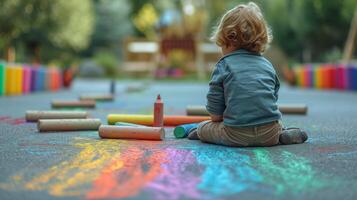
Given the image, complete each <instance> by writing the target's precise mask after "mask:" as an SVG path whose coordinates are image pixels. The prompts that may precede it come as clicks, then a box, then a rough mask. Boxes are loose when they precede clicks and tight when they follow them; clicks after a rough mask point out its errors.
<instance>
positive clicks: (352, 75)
mask: <svg viewBox="0 0 357 200" xmlns="http://www.w3.org/2000/svg"><path fill="white" fill-rule="evenodd" d="M293 71H294V74H295V77H296V85H297V86H299V87H303V88H317V89H337V90H353V91H357V65H356V64H349V65H342V64H320V65H315V64H305V65H299V66H294V68H293Z"/></svg>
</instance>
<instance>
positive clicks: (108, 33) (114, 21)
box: [91, 0, 132, 48]
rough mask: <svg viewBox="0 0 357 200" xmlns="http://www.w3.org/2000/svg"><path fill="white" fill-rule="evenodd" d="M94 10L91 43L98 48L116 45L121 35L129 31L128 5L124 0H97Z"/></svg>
mask: <svg viewBox="0 0 357 200" xmlns="http://www.w3.org/2000/svg"><path fill="white" fill-rule="evenodd" d="M95 11H96V24H95V31H94V34H93V37H92V41H91V42H92V45H95V46H96V47H98V48H103V47H113V46H117V45H118V44H119V42H120V40H121V39H122V38H123V37H125V36H127V35H129V34H130V33H131V31H132V25H131V22H130V20H129V12H130V6H129V5H128V3H127V1H126V0H99V1H97V2H96V4H95Z"/></svg>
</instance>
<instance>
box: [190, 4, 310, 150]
mask: <svg viewBox="0 0 357 200" xmlns="http://www.w3.org/2000/svg"><path fill="white" fill-rule="evenodd" d="M271 39H272V36H271V33H270V30H269V29H268V27H267V24H266V22H265V20H264V18H263V15H262V13H261V11H260V9H259V7H258V6H257V5H256V4H255V3H252V2H250V3H248V4H241V5H238V6H236V7H235V8H233V9H232V10H230V11H228V12H227V13H226V14H225V15H224V16H223V17H222V19H221V21H220V23H219V25H218V27H217V29H216V31H215V32H214V34H213V37H212V40H213V41H215V42H216V44H217V45H218V46H219V47H221V49H222V53H223V57H222V58H221V59H220V60H219V61H218V63H217V64H216V67H215V69H214V71H213V73H212V78H211V81H210V83H209V92H208V94H207V106H206V108H207V110H208V112H209V113H210V115H211V121H206V122H202V123H200V124H199V125H198V128H197V131H192V132H191V133H190V134H189V139H200V140H201V141H203V142H208V143H214V144H220V145H226V146H273V145H277V144H279V143H280V144H297V143H303V142H305V141H306V140H307V135H306V133H305V132H304V131H301V130H300V129H298V128H291V129H283V128H282V126H281V124H280V123H279V120H280V119H281V113H280V111H279V109H278V105H277V100H278V90H279V87H280V83H279V80H278V77H277V75H276V73H275V70H274V68H273V66H272V64H271V63H270V62H269V61H268V60H266V59H265V58H264V57H263V56H262V55H261V54H262V53H263V52H264V51H265V50H266V48H267V46H268V44H269V43H270V42H271Z"/></svg>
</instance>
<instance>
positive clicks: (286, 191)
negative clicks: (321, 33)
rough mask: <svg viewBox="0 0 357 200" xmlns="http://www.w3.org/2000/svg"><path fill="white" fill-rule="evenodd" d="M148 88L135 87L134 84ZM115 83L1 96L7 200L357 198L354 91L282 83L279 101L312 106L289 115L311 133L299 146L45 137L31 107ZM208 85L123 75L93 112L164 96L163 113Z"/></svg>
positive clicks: (0, 193) (0, 157)
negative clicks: (27, 118) (29, 116)
mask: <svg viewBox="0 0 357 200" xmlns="http://www.w3.org/2000/svg"><path fill="white" fill-rule="evenodd" d="M138 86H144V89H143V90H138V91H133V92H128V91H127V88H128V87H129V88H137V87H138ZM108 91H109V81H105V80H77V81H76V82H75V84H74V86H73V88H72V89H71V90H62V91H59V92H56V93H51V92H40V93H35V94H30V95H25V96H17V97H0V199H2V200H7V199H36V200H40V199H238V198H239V199H351V200H352V199H356V198H357V190H356V188H357V173H356V172H357V137H356V136H357V93H353V92H341V91H318V90H308V89H297V88H289V87H287V86H283V87H282V88H281V92H280V102H279V103H305V104H307V105H308V108H309V110H308V114H307V115H306V116H299V115H284V117H283V120H282V122H283V124H284V125H285V126H297V127H301V128H303V129H305V130H306V131H307V133H308V135H309V139H308V141H307V142H306V143H304V144H300V145H287V146H275V147H270V148H228V147H222V146H217V145H210V144H203V143H201V142H199V141H189V140H187V139H175V138H174V136H173V134H172V128H168V129H166V133H167V137H166V139H165V140H164V141H162V142H154V141H129V140H103V139H100V138H99V137H98V133H97V132H96V131H82V132H58V133H39V132H37V129H36V124H34V123H26V122H24V119H23V118H24V113H25V111H26V110H46V109H50V101H51V100H53V99H77V98H78V96H79V95H80V94H84V93H106V92H108ZM206 92H207V86H206V84H204V83H183V82H149V81H145V82H140V81H118V82H117V93H116V99H115V101H113V102H99V103H98V104H97V108H96V109H92V110H88V111H89V112H90V114H91V116H92V117H97V118H100V119H101V120H102V123H106V116H107V114H109V113H131V114H150V113H152V105H153V102H154V101H155V98H156V95H157V94H159V93H160V94H161V96H162V99H163V100H164V102H165V113H166V114H185V108H186V106H187V105H200V104H201V105H202V104H204V103H205V94H206Z"/></svg>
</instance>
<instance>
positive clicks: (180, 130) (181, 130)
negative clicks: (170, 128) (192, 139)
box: [174, 126, 186, 138]
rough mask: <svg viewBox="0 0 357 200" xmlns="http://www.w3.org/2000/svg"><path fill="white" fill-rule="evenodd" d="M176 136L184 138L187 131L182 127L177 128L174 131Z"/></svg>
mask: <svg viewBox="0 0 357 200" xmlns="http://www.w3.org/2000/svg"><path fill="white" fill-rule="evenodd" d="M174 135H175V137H176V138H184V137H185V136H186V130H185V128H184V127H182V126H177V127H176V128H175V129H174Z"/></svg>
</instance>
